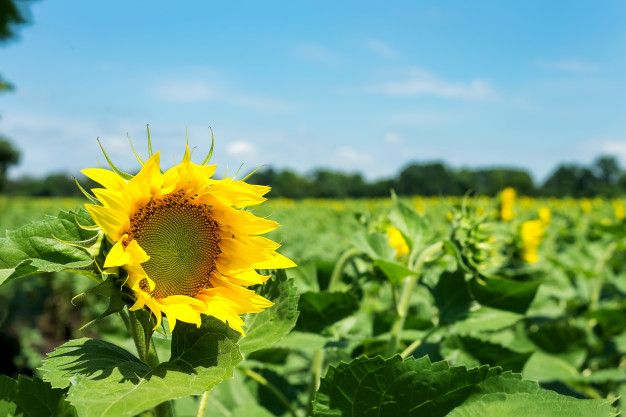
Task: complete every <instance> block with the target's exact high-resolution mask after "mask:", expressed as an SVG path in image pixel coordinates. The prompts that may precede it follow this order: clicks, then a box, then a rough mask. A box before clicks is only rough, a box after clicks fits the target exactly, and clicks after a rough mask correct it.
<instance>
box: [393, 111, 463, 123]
mask: <svg viewBox="0 0 626 417" xmlns="http://www.w3.org/2000/svg"><path fill="white" fill-rule="evenodd" d="M465 118H467V116H466V115H464V114H462V113H459V112H441V111H430V110H407V111H404V112H400V113H395V114H392V115H390V116H389V117H387V120H388V121H389V123H392V124H393V125H401V126H437V125H443V124H446V123H450V122H454V121H459V120H462V119H465Z"/></svg>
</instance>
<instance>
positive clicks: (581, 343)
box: [528, 320, 587, 353]
mask: <svg viewBox="0 0 626 417" xmlns="http://www.w3.org/2000/svg"><path fill="white" fill-rule="evenodd" d="M528 337H529V338H530V340H532V341H533V342H534V343H535V344H536V345H537V346H539V348H541V349H542V350H544V351H546V352H548V353H563V352H567V351H572V350H579V349H585V348H586V346H587V345H586V342H587V333H586V332H585V330H583V329H582V328H580V326H577V325H572V323H571V321H569V320H551V321H547V322H545V323H539V324H537V325H536V326H534V329H533V331H531V332H529V333H528Z"/></svg>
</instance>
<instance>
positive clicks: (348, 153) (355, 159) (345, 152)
mask: <svg viewBox="0 0 626 417" xmlns="http://www.w3.org/2000/svg"><path fill="white" fill-rule="evenodd" d="M336 155H337V157H339V160H340V161H341V162H345V163H347V164H366V163H370V162H373V159H372V157H371V156H370V155H368V154H366V153H364V152H359V151H357V150H356V149H353V148H350V147H348V146H342V147H340V148H339V149H337V154H336Z"/></svg>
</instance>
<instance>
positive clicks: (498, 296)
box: [470, 276, 541, 314]
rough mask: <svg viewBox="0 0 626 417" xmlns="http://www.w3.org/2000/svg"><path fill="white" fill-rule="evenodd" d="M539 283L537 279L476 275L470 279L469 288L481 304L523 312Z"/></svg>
mask: <svg viewBox="0 0 626 417" xmlns="http://www.w3.org/2000/svg"><path fill="white" fill-rule="evenodd" d="M540 284H541V282H537V281H531V282H524V281H515V280H512V279H507V278H500V277H485V276H476V277H474V279H472V280H471V281H470V290H471V291H472V294H474V296H475V298H476V300H478V302H480V303H481V304H482V305H486V306H490V307H494V308H499V309H502V310H509V311H513V312H516V313H521V314H524V313H525V312H526V310H528V307H529V306H530V303H531V302H532V301H533V299H534V297H535V293H536V292H537V289H538V288H539V285H540Z"/></svg>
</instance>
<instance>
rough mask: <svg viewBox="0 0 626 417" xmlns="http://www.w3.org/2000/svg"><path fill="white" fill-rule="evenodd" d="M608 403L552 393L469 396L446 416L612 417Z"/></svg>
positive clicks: (613, 409)
mask: <svg viewBox="0 0 626 417" xmlns="http://www.w3.org/2000/svg"><path fill="white" fill-rule="evenodd" d="M611 403H612V400H580V399H577V398H573V397H568V396H566V395H560V394H557V393H556V392H552V391H543V392H540V393H536V394H528V393H516V394H508V393H505V394H503V393H491V394H479V395H475V396H471V397H470V398H468V399H467V401H465V402H464V403H463V404H461V405H460V406H459V407H457V408H456V409H454V410H452V412H450V414H448V415H447V417H476V416H481V417H502V416H533V417H555V416H563V417H600V416H605V417H613V416H616V415H617V412H616V410H615V408H613V407H612V406H611Z"/></svg>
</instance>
